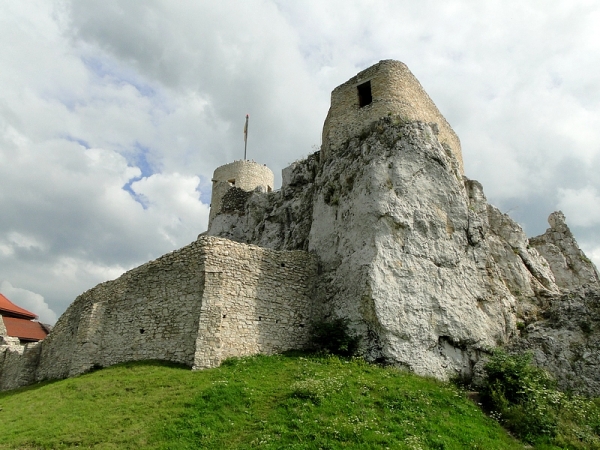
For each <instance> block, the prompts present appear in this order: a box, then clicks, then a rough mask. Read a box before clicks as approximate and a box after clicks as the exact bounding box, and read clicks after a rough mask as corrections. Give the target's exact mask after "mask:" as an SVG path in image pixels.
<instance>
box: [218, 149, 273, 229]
mask: <svg viewBox="0 0 600 450" xmlns="http://www.w3.org/2000/svg"><path fill="white" fill-rule="evenodd" d="M274 181H275V177H274V175H273V172H272V171H271V169H269V168H268V167H267V166H265V165H263V164H259V163H257V162H254V161H248V160H239V161H234V162H232V163H229V164H225V165H224V166H221V167H217V169H215V172H214V174H213V177H212V196H211V202H210V216H209V219H208V225H209V227H210V224H211V222H212V220H213V218H214V217H215V216H216V215H217V214H218V213H219V211H221V202H222V200H223V196H224V195H225V194H226V193H227V191H229V190H230V189H231V188H234V187H236V188H238V189H242V190H244V191H247V192H249V191H253V190H254V189H256V188H257V187H263V188H264V190H265V191H266V192H271V191H272V190H273V185H274Z"/></svg>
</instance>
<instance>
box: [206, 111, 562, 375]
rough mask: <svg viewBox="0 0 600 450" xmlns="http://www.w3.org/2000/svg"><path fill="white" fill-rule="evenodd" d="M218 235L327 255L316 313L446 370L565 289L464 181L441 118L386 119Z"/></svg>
mask: <svg viewBox="0 0 600 450" xmlns="http://www.w3.org/2000/svg"><path fill="white" fill-rule="evenodd" d="M209 234H213V235H219V236H222V237H228V238H233V239H235V240H237V241H239V242H246V243H254V244H257V245H261V246H265V247H270V248H276V249H308V250H310V251H311V252H314V253H315V254H317V255H318V256H319V259H320V263H321V275H320V280H319V286H320V288H319V289H318V290H317V293H316V296H315V304H314V305H313V308H314V311H315V314H316V316H317V317H321V318H327V317H337V316H342V317H346V318H348V319H350V322H351V324H352V326H353V328H354V329H355V331H356V332H358V333H360V334H361V335H362V336H363V338H364V339H363V352H364V355H365V356H366V357H367V358H368V359H370V360H382V361H387V362H389V363H392V364H396V365H399V366H405V367H407V368H409V369H411V370H413V371H415V372H416V373H419V374H422V375H430V376H435V377H437V378H441V379H447V378H448V377H450V376H453V375H457V374H463V375H468V374H469V373H470V372H471V370H472V366H473V365H474V363H475V362H476V361H477V360H478V358H479V355H480V353H481V352H485V351H487V350H489V349H491V348H493V347H496V346H498V345H504V344H506V343H508V342H509V341H510V340H511V339H512V338H515V337H516V336H517V335H518V331H517V328H516V324H517V321H518V320H523V319H522V317H521V316H526V317H527V319H528V320H535V319H536V317H537V316H536V315H537V313H538V309H539V308H538V305H537V296H540V295H541V296H550V295H556V294H558V292H559V289H558V287H557V285H556V283H555V281H554V276H553V274H552V272H551V270H550V267H549V266H548V264H547V263H546V261H545V260H544V258H543V257H541V256H540V254H539V253H538V252H537V251H536V250H535V249H533V248H531V247H530V246H529V243H528V240H527V238H526V236H525V234H524V232H523V230H522V229H521V227H520V226H519V225H518V224H516V223H515V222H514V221H513V220H512V219H510V217H508V216H507V215H505V214H502V213H501V212H500V211H498V210H497V209H496V208H494V207H492V206H490V205H488V203H487V201H486V199H485V195H484V193H483V189H482V187H481V185H480V184H479V183H478V182H476V181H473V180H468V179H465V178H463V177H462V175H461V173H460V170H459V165H458V162H457V161H456V159H455V157H454V155H453V154H452V152H450V151H448V149H446V148H444V147H443V146H442V145H441V144H440V143H439V141H438V138H437V127H435V126H434V124H425V123H421V122H412V123H404V122H403V121H402V120H401V119H399V118H396V117H386V118H383V119H381V120H380V121H379V122H376V123H374V124H373V125H372V126H371V128H370V130H368V132H365V133H363V134H362V135H361V136H357V137H355V138H353V139H350V140H349V141H348V142H347V143H346V145H345V146H343V147H342V148H341V149H340V150H339V151H337V152H336V153H335V155H333V157H331V158H327V159H326V160H325V161H323V162H322V163H321V164H316V157H315V156H314V155H313V156H312V157H311V158H309V159H308V160H307V161H306V162H302V161H300V162H297V163H295V164H294V165H292V166H291V167H290V168H288V169H286V174H285V184H284V186H283V188H282V189H281V191H279V192H276V193H272V194H262V195H260V194H256V195H253V196H252V197H250V199H249V200H248V202H247V203H246V205H245V207H244V208H243V209H241V210H240V211H238V212H235V213H229V214H225V215H221V216H217V217H216V218H215V220H214V221H213V225H212V226H211V229H210V230H209Z"/></svg>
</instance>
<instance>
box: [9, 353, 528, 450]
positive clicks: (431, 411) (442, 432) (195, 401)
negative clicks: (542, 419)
mask: <svg viewBox="0 0 600 450" xmlns="http://www.w3.org/2000/svg"><path fill="white" fill-rule="evenodd" d="M71 447H78V448H96V449H127V448H135V449H140V448H141V449H196V448H208V449H227V448H262V449H281V448H286V449H338V448H340V449H341V448H344V449H345V448H348V449H350V448H354V449H385V448H390V449H486V450H489V449H513V448H515V449H516V448H523V444H522V443H520V442H519V441H517V440H515V439H513V438H511V437H510V436H509V435H508V434H507V433H506V432H505V431H504V430H503V429H502V428H501V427H500V426H499V425H498V424H497V423H496V422H495V421H494V420H492V419H490V418H488V417H486V416H485V415H484V414H483V413H482V412H481V411H480V410H479V408H477V406H476V405H475V404H473V402H471V401H470V400H468V399H467V398H466V396H465V394H464V392H462V391H460V390H459V389H457V388H456V387H454V386H452V385H449V384H444V383H440V382H438V381H435V380H432V379H427V378H421V377H418V376H415V375H412V374H409V373H406V372H401V371H398V370H395V369H391V368H381V367H377V366H372V365H369V364H366V363H365V362H363V361H361V360H344V359H339V358H337V357H319V356H311V355H301V354H295V355H279V356H270V357H265V356H257V357H252V358H243V359H234V360H228V361H226V362H225V364H223V366H221V367H220V368H217V369H211V370H205V371H198V372H192V371H190V370H189V369H186V368H182V367H177V366H173V365H169V364H164V363H159V362H142V363H130V364H123V365H119V366H115V367H111V368H107V369H103V370H99V371H96V372H92V373H88V374H86V375H83V376H80V377H77V378H72V379H68V380H62V381H56V382H49V383H42V384H39V385H35V386H31V387H28V388H24V389H20V390H18V391H13V392H8V393H2V394H0V449H62V448H71Z"/></svg>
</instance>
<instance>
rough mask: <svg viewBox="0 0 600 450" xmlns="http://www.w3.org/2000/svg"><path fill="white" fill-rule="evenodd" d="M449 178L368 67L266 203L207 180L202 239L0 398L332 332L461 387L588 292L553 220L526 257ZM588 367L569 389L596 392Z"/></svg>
mask: <svg viewBox="0 0 600 450" xmlns="http://www.w3.org/2000/svg"><path fill="white" fill-rule="evenodd" d="M463 172H464V170H463V163H462V155H461V148H460V142H459V140H458V137H457V136H456V134H455V133H454V132H453V131H452V129H451V128H450V125H449V124H448V123H447V121H446V120H445V119H444V118H443V116H442V115H441V113H440V112H439V111H438V109H437V108H436V106H435V105H434V104H433V102H432V101H431V99H430V98H429V96H428V95H427V94H426V93H425V91H424V90H423V88H422V87H421V85H420V84H419V82H418V81H417V80H416V78H415V77H414V76H413V75H412V74H411V73H410V71H409V70H408V68H407V67H406V66H405V65H404V64H402V63H400V62H397V61H381V62H380V63H378V64H376V65H374V66H372V67H370V68H368V69H366V70H364V71H362V72H360V73H359V74H358V75H356V76H355V77H353V78H352V79H350V80H349V81H348V82H346V83H344V84H342V85H341V86H339V87H338V88H336V89H335V90H334V91H333V93H332V97H331V108H330V110H329V113H328V115H327V118H326V120H325V124H324V127H323V142H322V148H321V150H320V152H316V153H315V154H313V155H309V156H308V157H307V158H306V159H304V160H301V161H297V162H295V163H294V164H292V165H291V166H289V167H288V168H286V169H284V171H283V174H282V180H283V183H282V187H281V189H280V190H276V191H274V190H273V173H272V172H271V171H270V170H269V169H268V168H267V167H266V166H264V165H261V164H258V163H255V162H250V161H235V162H233V163H231V164H227V165H225V166H222V167H219V168H217V169H216V170H215V173H214V176H213V192H212V202H211V212H210V223H209V228H208V230H207V232H205V233H203V234H201V235H200V236H199V237H198V239H197V240H196V241H194V242H192V243H191V244H189V245H187V246H186V247H183V248H182V249H179V250H176V251H174V252H172V253H169V254H167V255H164V256H162V257H160V258H158V259H156V260H154V261H150V262H148V263H146V264H144V265H142V266H140V267H137V268H135V269H133V270H130V271H128V272H127V273H125V274H123V275H122V276H121V277H119V278H118V279H116V280H113V281H107V282H105V283H102V284H100V285H98V286H96V287H94V288H93V289H90V290H89V291H87V292H85V293H83V294H81V295H80V296H79V297H77V299H75V301H74V302H73V303H72V304H71V306H70V307H69V308H68V309H67V311H66V312H65V313H64V314H63V315H62V316H61V317H60V319H59V320H58V322H57V323H56V326H55V327H54V329H53V331H52V332H51V333H50V334H49V335H48V337H47V338H46V339H45V340H44V341H42V342H39V343H35V344H27V345H25V346H24V347H21V348H20V349H16V350H15V349H10V348H2V347H0V389H2V390H6V389H13V388H16V387H19V386H23V385H27V384H31V383H34V382H36V381H41V380H46V379H60V378H65V377H70V376H75V375H78V374H81V373H84V372H86V371H88V370H90V369H92V368H95V367H106V366H109V365H112V364H117V363H121V362H126V361H133V360H144V359H146V360H147V359H160V360H167V361H173V362H177V363H181V364H185V365H187V366H189V367H190V368H193V369H202V368H209V367H215V366H218V365H219V364H220V363H221V362H222V361H223V360H224V359H225V358H228V357H232V356H245V355H252V354H257V353H264V354H268V353H274V352H281V351H285V350H289V349H298V348H304V347H305V346H306V345H307V342H308V340H309V329H310V325H311V323H314V322H315V321H320V320H330V319H332V318H339V317H341V318H345V319H347V320H348V321H349V323H350V324H351V327H352V330H353V332H354V333H356V334H358V335H360V336H361V338H362V341H361V350H360V351H361V354H362V355H363V356H364V357H365V358H366V359H367V360H369V361H378V362H383V363H387V364H393V365H395V366H398V367H404V368H406V369H409V370H411V371H414V372H416V373H418V374H421V375H428V376H434V377H437V378H440V379H448V378H449V377H451V376H456V375H469V374H471V373H472V372H473V368H474V366H475V365H476V364H477V362H478V361H479V359H480V357H481V355H482V354H486V352H489V351H490V349H492V348H494V347H496V346H502V345H508V344H509V343H511V342H514V341H515V340H518V339H519V335H520V331H519V327H518V326H517V324H518V323H524V324H525V325H526V326H527V327H534V326H536V324H537V323H538V322H537V321H538V320H539V317H541V314H540V311H541V308H542V306H543V305H544V304H547V303H548V300H547V299H549V298H559V296H560V295H561V294H562V293H564V292H566V291H567V290H568V289H571V288H572V287H573V285H575V284H577V285H579V284H582V283H583V284H586V285H587V286H591V287H593V288H595V289H596V288H598V287H600V278H599V276H598V272H597V270H596V269H595V267H594V266H593V264H592V263H591V262H589V260H587V258H585V255H583V253H582V252H581V250H580V249H579V247H578V246H577V243H576V242H575V240H574V239H573V238H572V235H571V234H570V231H569V230H568V227H567V226H566V224H565V223H564V217H562V216H561V215H553V216H551V219H552V220H551V230H549V232H547V233H546V234H545V235H543V236H541V237H539V238H535V239H532V240H528V239H527V237H526V236H525V233H524V232H523V230H522V229H521V227H520V226H519V225H518V224H517V223H516V222H514V221H513V220H512V219H511V218H510V217H508V216H507V215H506V214H503V213H502V212H500V211H499V210H498V209H496V208H494V207H493V206H491V205H489V204H488V203H487V200H486V198H485V195H484V193H483V188H482V186H481V185H480V184H479V183H478V182H477V181H474V180H469V179H467V178H466V177H464V174H463ZM536 248H539V249H540V250H539V251H538V250H537V249H536ZM555 274H559V276H555ZM593 327H595V325H593ZM593 327H592V328H593ZM573 336H575V335H573ZM575 338H577V337H576V336H575V337H574V338H573V339H575ZM577 339H578V338H577ZM586 342H587V341H586ZM586 345H587V344H586ZM565 348H569V346H568V345H566V346H565ZM565 351H567V350H565ZM594 354H598V352H597V349H596V351H595V353H594ZM596 359H598V358H596ZM561 361H562V359H561ZM596 363H600V361H596V360H593V361H591V362H590V363H589V370H587V369H585V368H584V369H585V370H584V369H582V370H581V371H580V373H583V374H587V375H584V377H588V378H585V380H588V379H594V380H596V379H597V381H598V383H597V384H596V385H597V391H598V392H600V376H599V375H598V374H597V373H596V372H597V371H595V370H594V368H595V367H596V366H595V364H596ZM586 367H587V366H586ZM586 370H587V372H586ZM568 383H571V384H569V385H568V386H569V387H572V388H574V389H579V387H578V386H576V385H573V384H572V380H571V381H568ZM585 383H587V384H586V385H587V386H592V385H593V383H588V382H587V381H586V382H585ZM596 385H593V386H596ZM593 389H596V387H594V388H593Z"/></svg>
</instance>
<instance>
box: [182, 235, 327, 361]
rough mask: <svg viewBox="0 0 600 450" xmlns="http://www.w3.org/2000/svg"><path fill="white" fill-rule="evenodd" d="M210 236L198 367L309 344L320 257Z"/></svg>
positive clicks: (197, 349)
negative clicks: (233, 357) (231, 358)
mask: <svg viewBox="0 0 600 450" xmlns="http://www.w3.org/2000/svg"><path fill="white" fill-rule="evenodd" d="M207 239H209V238H207ZM210 239H211V240H212V243H213V244H212V245H211V246H210V247H209V248H208V252H209V255H208V257H207V259H206V267H205V274H206V281H205V285H204V297H203V303H202V311H201V314H200V324H199V330H198V339H197V341H196V356H195V361H194V368H204V367H214V366H216V365H219V364H220V362H221V361H222V360H224V359H226V358H228V357H230V356H244V355H252V354H257V353H261V354H271V353H276V352H281V351H285V350H289V349H293V348H301V347H303V346H304V345H305V344H306V343H307V340H308V330H309V323H310V320H311V313H312V297H313V289H314V282H315V280H316V274H317V261H316V257H315V256H314V255H312V254H310V253H308V252H303V251H285V252H279V251H273V250H269V249H265V248H261V247H258V246H255V245H242V244H238V243H235V242H232V241H229V240H225V239H215V238H210ZM210 330H214V332H211V331H210Z"/></svg>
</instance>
